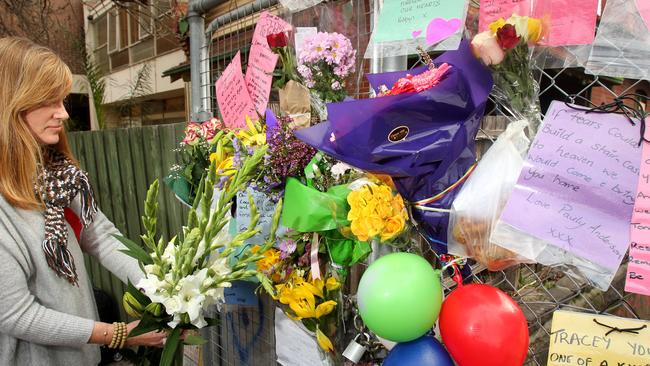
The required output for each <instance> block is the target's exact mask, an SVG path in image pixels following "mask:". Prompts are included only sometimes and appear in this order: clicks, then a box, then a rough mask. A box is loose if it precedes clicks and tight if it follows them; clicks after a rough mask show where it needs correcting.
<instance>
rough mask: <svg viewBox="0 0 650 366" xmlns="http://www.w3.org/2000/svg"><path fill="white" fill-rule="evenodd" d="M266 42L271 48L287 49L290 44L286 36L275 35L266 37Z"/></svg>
mask: <svg viewBox="0 0 650 366" xmlns="http://www.w3.org/2000/svg"><path fill="white" fill-rule="evenodd" d="M266 42H267V43H268V44H269V47H271V48H276V47H286V46H287V44H288V43H289V40H288V39H287V35H286V34H284V33H275V34H269V35H268V36H266Z"/></svg>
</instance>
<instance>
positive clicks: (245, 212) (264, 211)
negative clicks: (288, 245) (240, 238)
mask: <svg viewBox="0 0 650 366" xmlns="http://www.w3.org/2000/svg"><path fill="white" fill-rule="evenodd" d="M246 192H250V193H251V194H252V195H253V201H254V202H255V207H256V208H257V212H259V214H260V219H259V221H258V226H259V227H260V229H261V231H260V232H259V233H258V234H257V235H255V236H253V237H252V238H250V239H248V240H247V241H246V243H251V244H260V245H261V244H263V243H264V241H265V240H266V238H267V237H268V235H269V232H270V231H271V223H272V221H273V213H274V212H275V203H273V201H271V199H270V198H269V196H267V195H266V194H264V193H262V192H259V191H256V190H254V189H252V188H248V189H247V191H246ZM246 192H238V193H237V213H236V216H235V217H236V221H237V231H238V232H242V231H244V230H246V229H247V228H248V226H249V225H250V222H251V217H250V204H249V202H248V194H247V193H246ZM285 231H286V228H284V227H283V226H282V225H280V226H279V227H278V230H277V232H276V234H277V235H280V234H282V233H284V232H285Z"/></svg>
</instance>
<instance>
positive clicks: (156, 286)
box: [135, 275, 166, 303]
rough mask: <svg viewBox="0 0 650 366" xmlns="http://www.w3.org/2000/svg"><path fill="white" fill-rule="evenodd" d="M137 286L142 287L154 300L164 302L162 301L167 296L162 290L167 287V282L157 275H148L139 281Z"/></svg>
mask: <svg viewBox="0 0 650 366" xmlns="http://www.w3.org/2000/svg"><path fill="white" fill-rule="evenodd" d="M135 287H137V288H139V289H142V290H143V291H144V293H145V295H147V296H148V297H149V298H150V299H151V301H153V302H159V303H162V301H163V300H164V299H165V298H166V296H164V294H163V293H162V292H163V291H162V290H163V289H164V287H165V282H164V281H161V280H159V279H158V277H156V276H153V275H147V276H146V277H144V278H143V279H141V280H140V281H138V283H137V285H136V286H135Z"/></svg>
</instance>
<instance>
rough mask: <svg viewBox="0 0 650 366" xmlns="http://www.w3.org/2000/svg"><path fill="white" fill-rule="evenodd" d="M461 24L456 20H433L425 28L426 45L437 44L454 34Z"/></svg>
mask: <svg viewBox="0 0 650 366" xmlns="http://www.w3.org/2000/svg"><path fill="white" fill-rule="evenodd" d="M460 26H461V22H460V19H458V18H451V19H449V20H447V19H443V18H433V19H431V21H430V22H429V25H428V26H427V45H432V44H434V43H438V42H440V41H442V40H443V39H446V38H447V37H449V36H451V35H452V34H454V33H456V31H457V30H458V28H460Z"/></svg>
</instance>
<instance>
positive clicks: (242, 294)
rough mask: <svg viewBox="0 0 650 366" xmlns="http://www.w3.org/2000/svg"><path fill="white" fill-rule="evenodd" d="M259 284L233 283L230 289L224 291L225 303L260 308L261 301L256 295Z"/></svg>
mask: <svg viewBox="0 0 650 366" xmlns="http://www.w3.org/2000/svg"><path fill="white" fill-rule="evenodd" d="M258 286H259V283H258V282H250V281H232V282H231V286H230V287H226V288H224V289H223V298H224V303H226V304H231V305H242V306H258V305H259V299H258V298H257V295H256V294H255V289H256V288H257V287H258Z"/></svg>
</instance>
